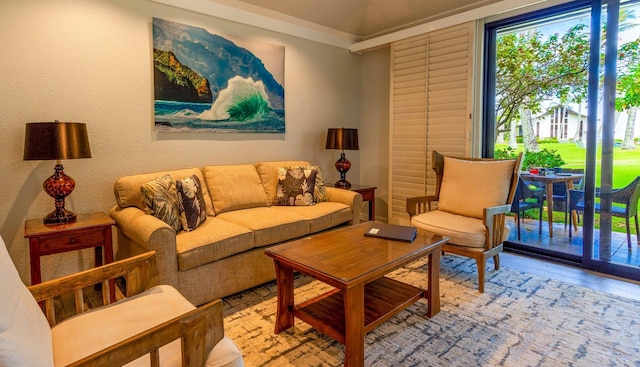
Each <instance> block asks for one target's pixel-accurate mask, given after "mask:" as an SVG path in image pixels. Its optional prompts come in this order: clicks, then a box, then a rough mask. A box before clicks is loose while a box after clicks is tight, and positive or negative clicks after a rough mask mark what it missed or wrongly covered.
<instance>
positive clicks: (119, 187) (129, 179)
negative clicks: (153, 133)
mask: <svg viewBox="0 0 640 367" xmlns="http://www.w3.org/2000/svg"><path fill="white" fill-rule="evenodd" d="M165 174H169V175H171V177H172V178H173V180H174V181H176V180H182V179H183V178H185V177H190V176H192V175H196V176H197V177H198V179H199V180H200V182H204V179H203V178H202V172H201V171H200V169H199V168H186V169H180V170H174V171H164V172H155V173H143V174H139V175H131V176H124V177H120V178H118V179H117V180H116V182H115V183H114V185H113V191H114V194H115V196H116V202H117V203H118V206H119V207H121V208H128V207H131V206H135V207H137V208H138V209H141V210H144V209H145V205H144V201H143V197H142V192H140V186H142V185H144V184H145V183H147V182H149V181H151V180H153V179H154V178H156V177H159V176H163V175H165ZM202 197H203V198H204V201H205V203H207V215H209V216H213V215H215V213H214V211H213V205H211V198H210V197H209V191H208V190H207V187H206V185H203V189H202Z"/></svg>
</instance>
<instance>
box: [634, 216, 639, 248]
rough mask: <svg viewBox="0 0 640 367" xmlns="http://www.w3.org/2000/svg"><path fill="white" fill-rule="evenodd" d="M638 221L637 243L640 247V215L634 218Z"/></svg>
mask: <svg viewBox="0 0 640 367" xmlns="http://www.w3.org/2000/svg"><path fill="white" fill-rule="evenodd" d="M634 218H635V219H636V241H637V245H639V246H640V226H638V215H636V216H635V217H634Z"/></svg>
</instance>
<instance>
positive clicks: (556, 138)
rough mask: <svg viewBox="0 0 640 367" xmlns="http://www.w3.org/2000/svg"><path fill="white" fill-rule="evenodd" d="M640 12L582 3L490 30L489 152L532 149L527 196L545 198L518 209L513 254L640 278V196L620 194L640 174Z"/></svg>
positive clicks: (635, 6) (633, 6)
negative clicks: (639, 216)
mask: <svg viewBox="0 0 640 367" xmlns="http://www.w3.org/2000/svg"><path fill="white" fill-rule="evenodd" d="M636 14H637V16H639V17H640V2H638V1H623V2H618V1H617V0H616V1H610V2H608V3H606V4H605V3H601V2H600V1H573V2H569V3H566V4H562V5H559V6H556V7H551V8H547V9H543V10H539V11H536V12H534V13H530V14H524V15H519V16H516V17H511V18H508V19H502V20H499V21H496V22H492V23H488V24H487V25H486V32H485V53H486V55H487V58H486V63H485V65H486V68H485V74H484V75H485V78H484V86H485V93H484V97H485V103H484V107H485V111H484V121H485V130H484V141H483V154H484V155H485V156H498V157H509V156H512V155H514V154H515V153H516V152H518V151H524V152H525V167H524V168H525V172H523V174H522V175H521V179H522V180H523V183H524V185H523V187H525V188H526V189H524V190H523V191H524V192H521V193H519V194H522V197H521V198H522V199H523V200H524V201H529V202H531V201H533V200H535V199H534V197H541V198H542V199H541V200H543V207H542V208H538V207H536V206H533V208H532V209H529V210H527V211H524V212H519V210H518V208H517V207H514V208H513V210H514V220H513V224H512V225H510V226H511V227H512V231H511V232H512V233H511V235H510V238H509V241H508V243H507V244H506V247H507V248H511V249H512V250H514V251H520V252H527V253H531V254H535V255H537V256H543V257H549V258H553V259H557V260H559V261H563V262H571V263H575V264H580V265H582V266H585V267H589V268H593V269H598V270H601V271H605V272H610V273H614V274H618V275H623V276H626V277H630V278H636V279H640V271H639V270H638V269H639V268H638V265H640V256H639V255H638V253H639V252H640V247H638V242H637V237H636V236H637V234H636V231H637V229H636V228H635V220H634V219H635V218H629V219H627V218H626V217H625V216H624V215H625V213H630V214H634V213H635V212H636V211H637V199H636V201H635V202H630V203H629V202H626V203H621V202H620V201H624V198H623V199H621V197H623V196H625V195H626V200H627V201H628V199H629V197H628V196H631V200H633V195H635V194H634V192H633V190H631V189H627V191H624V190H618V189H621V188H624V187H626V186H628V185H632V184H633V182H634V179H635V178H636V177H637V176H640V169H638V168H637V167H639V166H640V149H636V143H637V140H638V137H640V129H638V126H637V125H640V123H639V124H635V116H636V111H637V107H638V106H640V92H638V91H637V89H638V86H639V85H640V84H639V83H640V67H639V66H638V65H639V60H640V52H639V51H638V50H639V49H640V47H639V45H640V20H639V19H637V18H636ZM623 194H624V195H623ZM516 213H517V214H519V215H517V216H516V215H515V214H516ZM540 215H542V216H543V217H544V218H543V224H542V225H540V224H539V223H540V222H539V221H538V220H536V219H538V218H539V216H540ZM523 218H524V219H523ZM518 224H520V225H519V226H518ZM627 224H629V228H630V229H629V234H628V232H627ZM629 239H630V240H629Z"/></svg>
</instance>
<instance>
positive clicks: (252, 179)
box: [202, 164, 268, 215]
mask: <svg viewBox="0 0 640 367" xmlns="http://www.w3.org/2000/svg"><path fill="white" fill-rule="evenodd" d="M202 173H203V175H204V179H205V182H206V186H207V189H208V190H209V192H210V194H211V200H212V202H213V208H214V211H215V212H216V215H217V214H221V213H225V212H229V211H233V210H240V209H247V208H255V207H264V206H267V205H268V201H267V195H266V194H265V192H264V187H263V186H262V182H261V181H260V177H259V176H258V172H257V171H256V168H255V166H253V165H251V164H243V165H230V166H207V167H204V168H203V169H202Z"/></svg>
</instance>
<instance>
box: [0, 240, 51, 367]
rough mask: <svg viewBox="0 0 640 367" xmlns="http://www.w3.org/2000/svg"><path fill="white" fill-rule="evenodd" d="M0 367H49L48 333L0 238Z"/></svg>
mask: <svg viewBox="0 0 640 367" xmlns="http://www.w3.org/2000/svg"><path fill="white" fill-rule="evenodd" d="M0 279H2V281H0V294H2V297H3V298H4V300H3V301H2V302H0V366H17V367H30V366H44V367H47V366H51V367H53V349H52V346H51V330H50V329H49V323H48V322H47V319H46V318H45V317H44V314H43V313H42V310H40V307H38V303H37V302H36V300H35V299H34V298H33V296H32V295H31V292H29V290H28V289H27V287H26V286H25V285H24V283H23V282H22V280H21V279H20V275H18V271H17V270H16V267H15V265H14V264H13V261H12V260H11V257H10V256H9V252H8V251H7V248H6V247H5V244H4V241H3V240H2V237H0Z"/></svg>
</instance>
